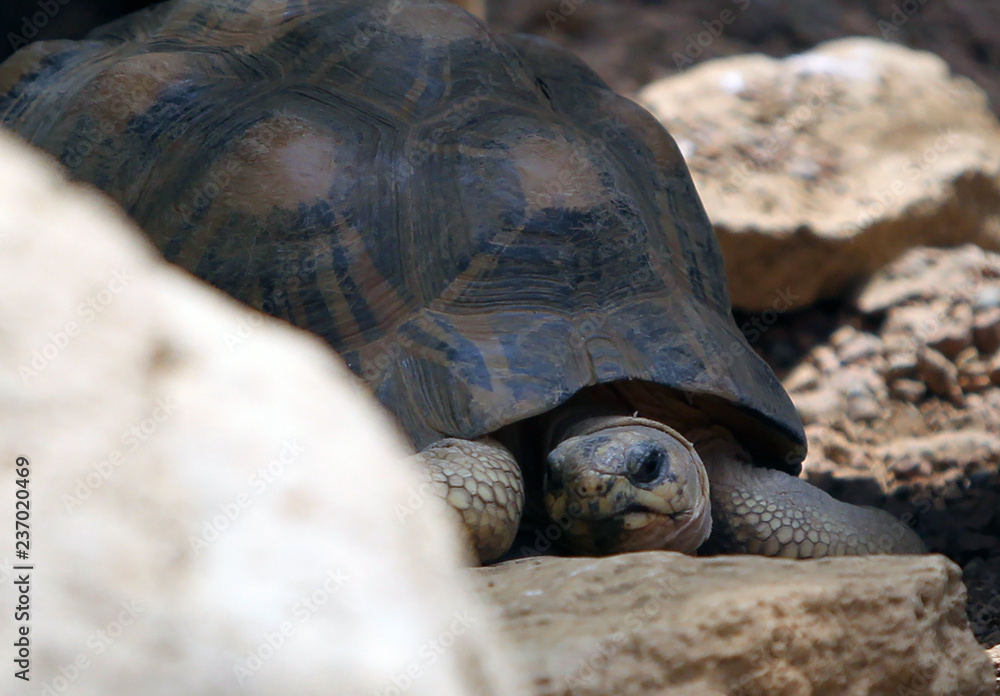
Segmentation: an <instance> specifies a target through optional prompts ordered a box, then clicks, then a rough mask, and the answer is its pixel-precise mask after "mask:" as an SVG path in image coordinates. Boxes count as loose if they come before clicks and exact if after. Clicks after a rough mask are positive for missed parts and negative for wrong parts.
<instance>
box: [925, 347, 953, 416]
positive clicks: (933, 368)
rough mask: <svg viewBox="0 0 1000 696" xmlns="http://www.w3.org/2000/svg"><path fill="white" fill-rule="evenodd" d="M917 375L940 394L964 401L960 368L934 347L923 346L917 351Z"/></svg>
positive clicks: (950, 398) (929, 387) (947, 397)
mask: <svg viewBox="0 0 1000 696" xmlns="http://www.w3.org/2000/svg"><path fill="white" fill-rule="evenodd" d="M917 375H918V376H919V377H920V379H922V380H923V381H924V383H925V384H926V385H927V388H928V389H930V390H931V391H932V392H934V393H935V394H937V395H938V396H940V397H943V398H946V399H949V400H951V401H952V402H954V403H956V404H960V403H962V401H963V399H964V396H963V394H962V388H961V387H960V386H959V384H958V368H957V367H955V365H954V363H952V362H951V361H950V360H948V358H946V357H944V356H943V355H941V353H939V352H937V351H936V350H934V349H933V348H923V349H921V350H920V351H919V352H918V353H917Z"/></svg>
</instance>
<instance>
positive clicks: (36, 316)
mask: <svg viewBox="0 0 1000 696" xmlns="http://www.w3.org/2000/svg"><path fill="white" fill-rule="evenodd" d="M46 159H47V158H46ZM0 210H3V214H2V216H0V457H2V459H0V462H2V468H0V471H2V477H0V497H2V498H3V500H5V501H7V505H10V506H11V507H12V506H13V501H14V499H15V486H16V484H15V461H16V457H18V456H21V455H24V456H26V457H27V458H28V459H29V460H30V472H31V475H30V490H31V533H32V547H31V553H30V557H29V559H27V560H28V561H29V562H31V563H34V564H35V570H34V571H33V572H32V573H31V588H30V597H31V602H32V607H31V611H32V613H31V621H30V627H31V646H32V647H31V650H32V653H31V659H32V662H31V666H32V671H31V674H30V677H31V683H30V685H28V684H25V685H24V686H25V687H26V689H27V690H24V691H23V692H19V693H29V690H30V693H32V694H51V693H68V694H72V695H73V696H91V695H93V696H114V695H116V694H139V693H142V694H146V695H147V696H156V695H163V696H167V695H170V696H173V695H174V694H181V693H183V694H206V695H207V694H212V695H213V696H217V695H220V694H237V693H239V694H260V695H264V694H267V695H272V694H273V695H276V694H317V695H319V694H322V695H324V696H326V695H328V694H332V693H339V694H365V695H368V694H383V693H384V694H389V693H399V692H400V691H403V690H405V691H406V693H407V694H426V695H433V696H440V695H442V694H447V695H450V696H460V695H461V696H465V695H468V694H513V693H516V692H515V690H514V689H513V688H512V687H511V686H510V682H511V676H510V671H509V669H507V668H506V666H505V662H504V660H503V658H502V657H501V655H499V654H498V653H497V648H496V647H495V642H496V639H495V637H494V636H492V635H489V634H490V633H491V632H490V630H489V625H490V622H489V619H488V618H486V617H485V616H484V613H483V611H482V610H481V609H480V608H479V606H478V604H477V603H476V602H475V601H474V600H473V599H472V598H471V597H470V595H469V594H467V593H466V591H465V586H464V581H463V580H464V579H463V578H462V577H461V576H460V575H459V571H458V566H459V565H460V563H461V561H462V560H464V559H463V557H462V556H461V553H460V550H459V548H460V547H459V542H458V540H457V537H456V534H455V533H454V530H453V529H452V528H451V527H450V526H449V525H447V524H446V523H445V522H444V521H443V520H444V517H443V513H442V511H441V510H439V509H438V507H437V506H436V505H437V504H436V501H434V500H430V501H425V500H424V499H423V498H421V497H420V495H419V494H418V493H419V490H420V489H419V486H418V478H417V477H416V476H415V474H413V473H412V472H410V471H408V470H406V469H405V467H404V465H403V463H402V462H401V460H402V458H403V456H404V454H405V449H404V446H403V444H402V442H401V440H400V439H399V437H397V435H396V434H395V432H394V430H393V429H392V428H391V426H390V423H389V422H388V420H387V418H386V417H385V416H384V415H382V413H381V412H380V411H379V410H378V409H377V408H376V406H375V405H374V402H373V401H372V400H371V399H370V398H369V397H368V396H367V395H366V394H364V393H363V392H361V391H360V389H359V388H358V387H357V386H356V384H355V382H354V380H353V378H352V377H351V376H350V375H349V373H348V372H347V370H346V369H345V368H344V367H342V366H341V365H340V363H339V362H338V361H337V360H336V359H335V358H334V357H333V356H332V354H331V353H330V352H329V351H328V350H327V349H326V347H325V346H324V345H322V344H321V343H320V341H319V340H318V339H315V338H312V337H310V336H308V335H307V334H305V333H302V332H298V331H294V330H292V329H290V328H287V327H285V326H282V325H279V324H278V323H277V322H274V321H271V320H268V319H265V318H263V317H262V316H260V315H258V314H256V313H253V312H250V311H249V310H247V309H246V308H245V307H243V306H241V305H238V304H237V303H235V302H233V301H232V300H229V299H227V298H225V297H224V296H223V295H221V294H220V293H218V292H216V291H214V290H211V289H209V288H208V287H207V286H204V285H203V284H201V283H199V282H196V281H194V280H192V279H191V278H190V277H188V276H186V275H185V274H183V273H182V272H180V271H178V270H176V269H174V268H173V267H170V266H167V265H166V264H165V263H163V262H161V261H160V260H159V259H158V258H157V257H156V256H155V255H154V253H153V251H152V250H151V248H150V247H148V246H147V244H146V243H144V242H143V241H141V239H140V236H139V234H138V233H137V232H135V231H134V230H133V229H131V226H130V225H129V224H128V223H127V222H126V221H125V220H124V219H123V216H122V215H121V214H120V213H119V212H118V211H117V210H116V209H115V208H113V207H112V206H111V204H110V203H108V202H107V201H106V200H105V199H104V198H103V197H102V196H99V195H98V194H97V193H95V192H92V191H91V190H89V189H86V188H83V187H79V186H75V185H70V184H67V183H66V182H65V181H64V180H63V179H62V177H61V176H59V175H58V174H57V172H56V168H55V166H54V164H50V163H49V162H48V161H43V159H42V157H40V156H38V155H36V154H34V153H32V152H30V151H29V150H28V148H27V147H26V146H22V145H21V144H19V143H16V142H14V140H13V139H12V138H11V137H10V136H8V135H6V134H5V133H0ZM425 502H426V504H424V503H425ZM8 509H11V508H8ZM401 510H402V511H405V513H406V514H400V513H399V511H401ZM10 526H11V529H10V530H9V533H10V539H13V524H11V525H10ZM5 548H6V549H7V551H6V553H10V552H12V551H13V547H12V542H11V543H8V544H7V545H5ZM24 562H26V561H24V560H22V561H12V557H10V556H8V557H6V558H5V559H4V560H3V566H2V568H3V578H4V579H3V583H2V586H0V587H2V589H0V599H2V604H3V606H4V607H6V609H5V610H4V612H3V614H2V618H0V633H2V634H3V636H4V644H5V646H6V647H5V648H4V649H3V651H2V653H0V654H2V655H4V656H5V657H4V663H5V664H6V665H7V670H8V674H6V675H5V683H6V684H8V686H7V687H6V689H7V690H6V691H4V693H14V692H11V691H10V690H9V689H10V688H11V687H10V684H12V683H13V680H12V678H11V677H10V674H9V671H10V669H11V658H10V651H11V647H10V646H11V644H12V642H13V638H12V636H14V635H15V630H16V629H15V625H14V621H13V612H12V611H11V610H10V608H11V607H13V606H14V604H15V597H14V596H13V593H14V586H13V582H12V580H11V578H10V573H11V572H12V570H11V566H12V565H13V564H15V563H24Z"/></svg>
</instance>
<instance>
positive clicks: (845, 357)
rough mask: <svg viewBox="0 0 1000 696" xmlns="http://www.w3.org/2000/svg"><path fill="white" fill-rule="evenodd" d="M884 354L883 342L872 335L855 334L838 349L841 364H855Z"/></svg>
mask: <svg viewBox="0 0 1000 696" xmlns="http://www.w3.org/2000/svg"><path fill="white" fill-rule="evenodd" d="M881 352H882V341H880V340H879V338H878V337H877V336H873V335H872V334H870V333H861V332H855V335H854V336H852V337H851V338H850V340H848V341H847V342H845V343H843V344H841V345H840V346H839V347H838V348H837V354H838V355H839V356H840V360H841V362H843V363H845V364H847V363H853V362H858V361H860V360H864V359H865V358H871V357H873V356H875V355H878V354H880V353H881Z"/></svg>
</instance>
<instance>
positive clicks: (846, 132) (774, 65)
mask: <svg viewBox="0 0 1000 696" xmlns="http://www.w3.org/2000/svg"><path fill="white" fill-rule="evenodd" d="M639 101H640V102H641V103H642V104H644V105H645V106H646V107H647V108H649V109H650V110H651V111H652V112H653V113H654V114H655V115H656V116H657V117H658V118H659V119H660V121H661V122H662V123H663V124H664V125H665V126H666V127H667V129H668V130H669V131H670V132H671V134H672V135H673V136H674V138H675V139H676V140H677V142H678V144H679V145H680V147H681V150H682V152H683V153H684V155H685V158H686V159H687V163H688V166H689V167H690V168H691V172H692V174H693V176H694V179H695V183H696V184H697V186H698V191H699V193H700V194H701V196H702V200H703V202H704V203H705V208H706V209H707V210H708V213H709V216H710V217H711V218H712V221H713V223H714V225H715V229H716V232H717V234H718V236H719V241H720V243H721V245H722V251H723V255H724V257H725V261H726V270H727V272H728V274H729V279H730V290H731V292H732V296H733V303H734V305H735V306H737V307H739V308H742V309H746V310H752V311H759V310H768V309H774V310H778V311H784V310H785V309H787V308H788V307H789V305H790V306H792V307H803V306H806V305H808V304H810V303H811V302H813V301H815V300H816V299H818V298H824V297H832V296H836V295H838V294H841V293H842V292H843V291H844V290H845V288H846V287H847V286H848V285H849V284H850V283H852V282H854V281H856V280H859V279H861V278H865V277H867V276H868V275H870V274H871V273H872V272H873V271H875V270H876V269H878V268H880V267H881V266H883V265H884V264H886V263H887V262H889V261H891V260H892V259H893V258H895V257H896V256H897V255H899V254H900V253H902V252H903V251H905V250H907V249H909V248H912V247H914V246H918V245H921V244H928V245H948V244H959V243H962V242H976V243H979V244H980V245H982V246H985V247H989V248H997V247H998V246H1000V124H998V123H997V119H996V117H995V116H994V114H993V113H992V112H991V111H990V109H989V106H988V104H987V100H986V96H985V94H984V93H983V92H982V90H980V89H979V88H978V87H976V86H975V85H974V84H973V83H972V82H971V81H969V80H968V79H966V78H959V77H954V76H952V75H951V74H950V72H949V69H948V66H947V64H946V63H945V62H944V61H943V60H941V59H940V58H938V57H937V56H934V55H932V54H930V53H924V52H918V51H912V50H910V49H907V48H903V47H901V46H899V45H896V44H891V43H887V42H882V41H878V40H874V39H843V40H839V41H833V42H830V43H827V44H823V45H821V46H819V47H817V48H815V49H813V50H812V51H809V52H808V53H803V54H800V55H796V56H791V57H789V58H785V59H782V60H775V59H772V58H768V57H765V56H762V55H748V56H738V57H733V58H726V59H719V60H714V61H710V62H706V63H703V64H701V65H698V66H696V67H694V68H692V69H690V70H688V71H686V72H684V73H681V74H679V75H676V76H673V77H669V78H665V79H663V80H660V81H658V82H655V83H653V84H651V85H649V86H648V87H646V88H645V89H643V90H642V91H641V92H640V94H639ZM779 260H780V261H779ZM789 297H790V298H791V299H790V300H789V299H788V298H789ZM779 302H780V303H781V306H776V303H779Z"/></svg>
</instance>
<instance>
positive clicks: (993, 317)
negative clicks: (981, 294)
mask: <svg viewBox="0 0 1000 696" xmlns="http://www.w3.org/2000/svg"><path fill="white" fill-rule="evenodd" d="M973 321H974V323H973V326H972V332H973V337H974V339H975V343H976V348H978V349H979V352H980V353H982V354H983V355H991V354H992V353H995V352H996V351H997V349H998V348H1000V307H990V308H989V309H986V310H984V311H982V312H978V313H977V314H976V316H975V319H974V320H973Z"/></svg>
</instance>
